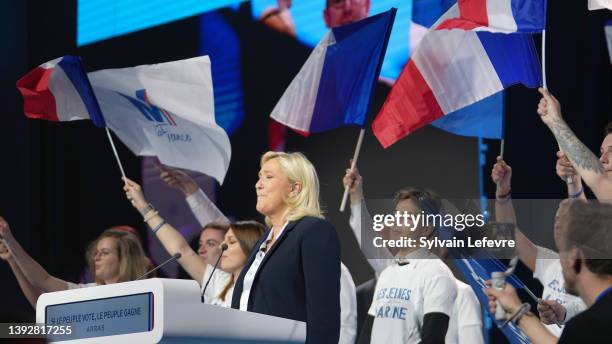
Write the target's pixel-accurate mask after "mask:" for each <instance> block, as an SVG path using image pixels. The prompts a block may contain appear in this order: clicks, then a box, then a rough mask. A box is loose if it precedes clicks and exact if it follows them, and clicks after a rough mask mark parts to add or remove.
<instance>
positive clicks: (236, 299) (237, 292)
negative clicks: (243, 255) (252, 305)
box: [232, 229, 272, 309]
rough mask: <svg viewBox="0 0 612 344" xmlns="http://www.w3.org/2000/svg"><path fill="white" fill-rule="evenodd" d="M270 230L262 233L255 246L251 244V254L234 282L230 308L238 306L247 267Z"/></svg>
mask: <svg viewBox="0 0 612 344" xmlns="http://www.w3.org/2000/svg"><path fill="white" fill-rule="evenodd" d="M271 230H272V229H268V230H267V231H266V233H265V234H264V235H262V237H261V238H260V239H259V241H257V243H256V244H255V246H253V248H252V249H251V254H250V255H249V258H248V259H247V262H246V264H244V267H243V268H242V271H241V272H240V276H238V280H237V281H236V282H235V283H234V293H233V295H232V308H235V309H239V308H240V296H241V295H242V290H243V289H244V288H243V284H244V276H245V275H246V273H247V271H249V268H250V267H251V265H252V264H253V261H254V260H255V256H256V255H257V252H259V247H260V246H261V244H262V243H263V242H264V241H266V239H267V238H268V235H270V231H271ZM236 296H238V297H236Z"/></svg>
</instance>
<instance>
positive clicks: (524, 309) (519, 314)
mask: <svg viewBox="0 0 612 344" xmlns="http://www.w3.org/2000/svg"><path fill="white" fill-rule="evenodd" d="M529 310H531V305H530V304H528V303H526V302H525V303H523V304H522V305H521V307H519V309H518V310H517V311H516V312H514V314H512V315H511V316H510V318H509V319H508V320H506V321H505V322H504V324H503V325H502V327H503V326H506V325H507V324H508V323H509V322H511V323H513V324H514V325H516V324H517V323H518V322H519V321H520V320H521V318H522V317H523V316H524V315H525V314H527V313H529Z"/></svg>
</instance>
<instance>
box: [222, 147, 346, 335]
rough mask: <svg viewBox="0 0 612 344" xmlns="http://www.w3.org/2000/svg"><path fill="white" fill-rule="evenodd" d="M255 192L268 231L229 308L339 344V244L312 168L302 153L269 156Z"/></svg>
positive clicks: (266, 158) (266, 157)
mask: <svg viewBox="0 0 612 344" xmlns="http://www.w3.org/2000/svg"><path fill="white" fill-rule="evenodd" d="M255 189H256V192H257V211H259V212H260V213H261V214H263V215H265V216H266V223H267V224H268V226H270V230H269V231H268V232H267V233H266V234H265V235H264V236H263V237H262V239H261V240H260V241H259V242H258V243H257V244H256V245H255V247H254V248H253V251H251V254H250V257H249V259H248V261H247V264H246V265H245V267H244V268H243V270H242V273H241V274H240V276H239V277H238V280H237V282H236V285H235V289H234V295H233V299H232V307H233V308H239V309H241V310H247V311H252V312H258V313H263V314H268V315H273V316H278V317H283V318H288V319H293V320H299V321H305V322H306V323H307V335H306V343H316V344H325V343H329V344H336V343H338V339H339V333H340V298H339V297H340V243H339V240H338V236H337V233H336V230H335V228H334V227H333V226H332V225H331V224H330V223H329V222H327V221H325V220H323V216H322V215H321V210H320V206H319V181H318V178H317V174H316V171H315V169H314V167H313V165H312V164H311V163H310V161H308V159H307V158H306V157H305V156H304V155H303V154H301V153H280V152H267V153H265V154H264V155H263V156H262V158H261V170H260V172H259V180H258V182H257V184H255Z"/></svg>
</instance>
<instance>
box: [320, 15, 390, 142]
mask: <svg viewBox="0 0 612 344" xmlns="http://www.w3.org/2000/svg"><path fill="white" fill-rule="evenodd" d="M396 11H397V10H396V9H395V8H393V9H391V10H389V11H387V12H384V13H381V14H378V15H376V16H373V17H369V18H366V19H363V20H360V21H358V22H356V23H353V24H348V25H344V26H341V27H338V28H335V29H333V30H332V34H333V35H334V38H335V41H336V43H335V44H332V45H330V46H328V47H327V53H326V56H325V61H324V64H323V70H322V72H321V79H320V82H319V89H318V91H317V100H316V103H315V106H314V111H313V116H312V121H311V124H310V130H309V131H310V132H320V131H325V130H329V129H333V128H336V127H339V126H342V125H349V124H354V125H358V126H361V127H363V126H364V125H365V121H366V115H367V113H368V107H369V105H370V99H371V96H372V92H373V90H374V85H375V83H376V80H377V79H378V74H379V73H380V68H381V66H382V61H383V59H384V56H385V51H386V49H387V43H388V42H389V35H390V34H391V28H392V26H393V21H394V19H395V13H396Z"/></svg>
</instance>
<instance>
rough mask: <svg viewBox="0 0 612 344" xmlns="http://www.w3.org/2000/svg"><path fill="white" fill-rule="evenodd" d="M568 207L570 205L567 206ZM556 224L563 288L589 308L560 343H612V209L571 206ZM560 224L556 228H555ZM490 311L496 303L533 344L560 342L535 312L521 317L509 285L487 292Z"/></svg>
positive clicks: (571, 323)
mask: <svg viewBox="0 0 612 344" xmlns="http://www.w3.org/2000/svg"><path fill="white" fill-rule="evenodd" d="M564 202H569V201H564ZM565 214H566V215H565V216H563V218H561V219H558V221H557V223H558V226H559V228H556V230H555V235H559V243H560V244H561V245H560V247H559V249H560V250H561V252H560V256H561V258H560V259H561V269H562V271H563V277H564V279H565V289H566V290H567V291H568V292H569V293H572V294H574V295H578V296H580V298H581V299H582V300H583V301H584V303H586V305H587V306H588V307H589V308H588V309H587V310H586V311H584V312H582V313H580V314H579V315H577V316H575V317H574V318H572V319H571V320H570V321H569V322H568V323H567V324H566V326H565V329H564V330H563V334H562V335H561V337H560V338H559V340H558V343H603V342H610V341H612V340H611V338H612V205H610V204H604V203H588V202H585V201H573V202H571V204H569V210H568V211H567V212H566V213H565ZM556 225H557V224H556ZM485 292H486V293H487V294H488V295H489V309H490V310H491V312H493V313H495V309H496V301H497V302H499V304H500V305H501V307H502V308H503V309H504V310H505V311H506V313H507V316H508V319H512V320H513V321H515V322H517V323H518V324H519V326H520V328H521V330H522V331H523V332H524V333H525V334H526V335H527V336H528V337H529V339H530V340H531V342H532V343H534V344H540V343H556V342H557V338H555V337H554V336H553V335H552V334H551V333H550V332H548V330H546V328H544V326H543V325H542V324H541V323H540V321H539V320H538V318H537V317H536V316H535V315H534V314H532V313H531V312H526V313H524V315H522V316H521V314H522V313H523V312H522V311H521V309H522V307H523V305H522V304H521V301H520V299H519V298H518V296H517V294H516V291H515V290H514V288H512V286H511V285H509V284H507V285H506V288H505V289H504V290H503V291H502V290H495V289H493V288H489V289H487V290H485Z"/></svg>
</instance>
